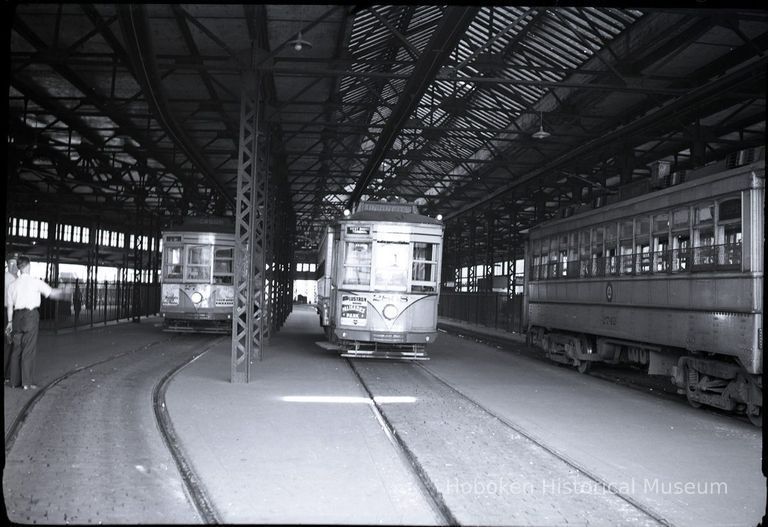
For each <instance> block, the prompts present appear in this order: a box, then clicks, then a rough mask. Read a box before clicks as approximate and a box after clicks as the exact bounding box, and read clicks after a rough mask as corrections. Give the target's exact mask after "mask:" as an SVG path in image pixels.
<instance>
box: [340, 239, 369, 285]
mask: <svg viewBox="0 0 768 527" xmlns="http://www.w3.org/2000/svg"><path fill="white" fill-rule="evenodd" d="M343 283H344V284H348V285H366V286H367V285H370V284H371V242H347V246H346V251H345V253H344V280H343Z"/></svg>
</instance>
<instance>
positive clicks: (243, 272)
mask: <svg viewBox="0 0 768 527" xmlns="http://www.w3.org/2000/svg"><path fill="white" fill-rule="evenodd" d="M241 82H242V88H241V95H240V140H239V147H238V166H237V201H236V204H235V304H234V307H233V313H232V315H233V316H232V333H233V335H232V360H231V379H230V380H231V382H234V383H241V382H250V381H251V364H252V363H253V361H254V359H258V360H261V354H262V347H263V336H264V334H263V328H264V311H263V310H264V280H265V273H264V270H265V263H266V262H265V247H264V245H265V243H264V235H265V232H264V230H265V213H266V202H267V173H266V171H265V170H264V165H263V164H262V165H260V164H259V162H258V160H259V152H258V149H259V126H260V124H261V120H263V115H262V114H263V112H262V111H261V108H260V106H261V101H260V100H259V99H260V97H259V95H260V94H259V82H258V79H257V77H256V74H255V72H245V73H243V75H242V79H241Z"/></svg>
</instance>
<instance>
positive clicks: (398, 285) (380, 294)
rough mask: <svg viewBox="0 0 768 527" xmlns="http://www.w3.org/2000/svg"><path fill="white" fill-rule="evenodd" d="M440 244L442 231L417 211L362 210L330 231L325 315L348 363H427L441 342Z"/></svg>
mask: <svg viewBox="0 0 768 527" xmlns="http://www.w3.org/2000/svg"><path fill="white" fill-rule="evenodd" d="M442 239H443V225H442V223H441V222H440V221H438V220H436V219H434V218H430V217H428V216H423V215H420V214H418V211H417V209H416V206H415V205H413V204H401V203H382V202H363V203H361V204H360V206H359V207H358V209H357V211H356V212H355V213H354V214H351V215H349V216H347V217H346V218H344V219H342V220H340V221H339V222H338V224H337V225H335V226H334V228H331V229H329V231H328V235H327V239H326V242H325V245H324V246H323V247H324V248H325V249H326V250H325V251H323V256H322V257H321V259H322V260H323V261H322V262H321V263H320V266H319V269H323V270H324V275H323V276H321V279H320V284H319V287H318V290H319V292H320V298H321V301H320V306H319V310H320V315H321V324H323V325H324V326H325V327H326V335H327V336H328V338H329V340H330V341H331V342H333V343H334V344H337V345H338V346H339V347H340V348H341V349H342V350H343V351H344V355H345V356H355V357H380V358H413V359H425V358H426V352H425V347H426V345H427V344H430V343H432V342H434V341H435V339H436V338H437V306H438V299H439V284H440V258H441V254H442ZM328 260H332V261H330V262H329V261H328ZM325 270H327V271H325Z"/></svg>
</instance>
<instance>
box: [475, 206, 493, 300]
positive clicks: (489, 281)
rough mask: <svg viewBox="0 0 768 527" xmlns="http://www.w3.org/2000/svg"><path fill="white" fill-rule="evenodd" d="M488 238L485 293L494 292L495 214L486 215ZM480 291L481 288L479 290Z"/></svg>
mask: <svg viewBox="0 0 768 527" xmlns="http://www.w3.org/2000/svg"><path fill="white" fill-rule="evenodd" d="M486 226H487V227H486V237H485V264H484V266H483V274H484V275H485V287H483V290H484V291H491V290H493V271H494V263H495V262H494V261H493V260H494V257H495V256H496V250H495V246H494V245H495V241H496V237H495V236H494V234H495V232H496V231H495V228H496V217H495V216H494V215H493V213H488V214H487V215H486ZM478 289H479V288H478Z"/></svg>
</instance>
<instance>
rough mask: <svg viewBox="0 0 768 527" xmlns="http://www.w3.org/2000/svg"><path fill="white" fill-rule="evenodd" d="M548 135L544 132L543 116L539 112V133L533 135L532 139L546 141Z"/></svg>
mask: <svg viewBox="0 0 768 527" xmlns="http://www.w3.org/2000/svg"><path fill="white" fill-rule="evenodd" d="M550 135H552V134H550V133H549V132H547V131H546V130H544V114H543V112H539V131H538V132H536V133H534V134H533V138H534V139H546V138H547V137H549V136H550Z"/></svg>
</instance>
